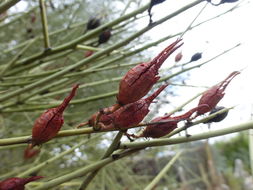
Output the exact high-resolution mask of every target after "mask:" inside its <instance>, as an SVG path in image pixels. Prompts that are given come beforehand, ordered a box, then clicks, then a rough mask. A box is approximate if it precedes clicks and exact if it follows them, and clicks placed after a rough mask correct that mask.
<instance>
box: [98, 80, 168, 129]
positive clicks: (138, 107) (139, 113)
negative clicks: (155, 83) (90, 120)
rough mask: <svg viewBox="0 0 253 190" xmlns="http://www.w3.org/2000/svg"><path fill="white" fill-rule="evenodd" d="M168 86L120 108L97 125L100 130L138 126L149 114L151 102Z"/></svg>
mask: <svg viewBox="0 0 253 190" xmlns="http://www.w3.org/2000/svg"><path fill="white" fill-rule="evenodd" d="M167 86H168V85H167V84H166V85H162V86H161V87H160V88H159V89H158V90H157V91H155V92H154V93H153V94H152V95H151V96H149V97H147V98H145V99H141V100H138V101H136V102H134V103H130V104H127V105H125V106H122V107H120V108H119V109H118V110H116V111H115V112H113V113H112V114H109V115H106V117H104V118H103V117H101V118H100V119H99V123H98V125H99V126H100V127H101V129H114V128H123V129H127V128H128V127H131V126H134V125H137V124H139V123H140V122H141V121H142V120H143V119H144V117H145V116H146V115H147V114H148V113H149V106H150V104H151V103H152V101H153V100H154V99H155V98H156V97H157V96H158V95H159V94H160V93H161V92H162V91H163V90H164V89H165V88H166V87H167Z"/></svg>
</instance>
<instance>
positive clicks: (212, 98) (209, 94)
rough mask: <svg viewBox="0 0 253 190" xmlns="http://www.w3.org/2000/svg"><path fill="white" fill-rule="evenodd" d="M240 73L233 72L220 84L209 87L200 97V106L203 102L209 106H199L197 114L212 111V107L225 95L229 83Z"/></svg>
mask: <svg viewBox="0 0 253 190" xmlns="http://www.w3.org/2000/svg"><path fill="white" fill-rule="evenodd" d="M238 74H240V72H239V71H234V72H232V73H231V74H230V75H229V76H228V77H227V78H225V79H224V80H223V81H221V82H220V83H219V84H217V85H215V86H213V87H211V88H210V89H208V90H207V91H206V92H205V93H204V94H203V95H202V96H201V98H200V100H199V104H198V105H199V106H200V105H202V104H206V105H208V107H202V108H199V109H198V111H197V115H202V114H204V113H207V112H210V111H211V110H212V109H214V108H215V107H216V105H217V104H218V103H219V101H220V100H221V99H222V98H223V97H224V95H225V93H224V91H225V89H226V87H227V86H228V84H229V83H230V82H231V80H232V79H233V78H234V77H235V76H236V75H238Z"/></svg>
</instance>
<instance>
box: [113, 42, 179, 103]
mask: <svg viewBox="0 0 253 190" xmlns="http://www.w3.org/2000/svg"><path fill="white" fill-rule="evenodd" d="M180 41H181V39H178V40H176V41H175V42H174V43H172V44H171V45H169V46H168V47H166V48H165V49H164V50H163V51H162V52H161V53H160V54H159V55H158V56H156V57H155V58H154V59H153V60H152V61H150V62H147V63H141V64H138V65H136V66H135V67H133V68H132V69H130V70H129V71H128V72H127V73H126V74H125V76H124V77H123V78H122V79H121V81H120V85H119V93H118V95H117V101H118V103H119V104H121V105H126V104H129V103H133V102H135V101H137V100H139V99H141V98H142V97H144V96H145V95H146V94H147V93H148V92H149V91H150V89H151V88H152V87H153V85H154V84H155V83H156V82H157V81H158V80H159V78H160V77H159V76H158V69H159V68H160V67H161V65H162V64H163V63H164V61H165V60H166V59H167V58H168V57H169V55H171V54H172V53H173V52H174V51H175V50H176V49H178V48H179V47H180V46H182V45H183V43H181V44H179V45H178V46H177V44H178V43H179V42H180Z"/></svg>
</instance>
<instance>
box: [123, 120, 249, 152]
mask: <svg viewBox="0 0 253 190" xmlns="http://www.w3.org/2000/svg"><path fill="white" fill-rule="evenodd" d="M248 129H253V121H250V122H247V123H243V124H239V125H234V126H229V127H226V128H224V129H220V130H215V131H210V132H206V133H201V134H197V135H192V136H190V137H177V138H169V139H168V138H162V139H155V140H150V141H145V142H131V143H122V144H121V145H120V148H121V149H128V148H130V149H132V148H145V147H153V146H164V145H172V144H181V143H186V142H192V141H197V140H202V139H207V138H211V137H217V136H223V135H227V134H231V133H236V132H240V131H244V130H248Z"/></svg>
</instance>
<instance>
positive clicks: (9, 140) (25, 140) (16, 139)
mask: <svg viewBox="0 0 253 190" xmlns="http://www.w3.org/2000/svg"><path fill="white" fill-rule="evenodd" d="M172 121H174V120H172ZM159 123H164V122H154V123H153V122H152V123H140V124H138V125H136V126H132V127H129V128H128V129H130V128H136V127H142V126H146V125H153V124H159ZM123 130H126V129H123ZM108 131H120V129H110V130H99V131H96V130H94V129H93V127H87V128H84V129H70V130H62V131H60V132H59V133H58V134H57V135H56V138H59V137H69V136H76V135H84V134H91V133H101V132H108ZM30 141H31V136H23V137H12V138H6V139H0V147H1V146H8V145H14V144H23V143H28V142H30Z"/></svg>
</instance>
